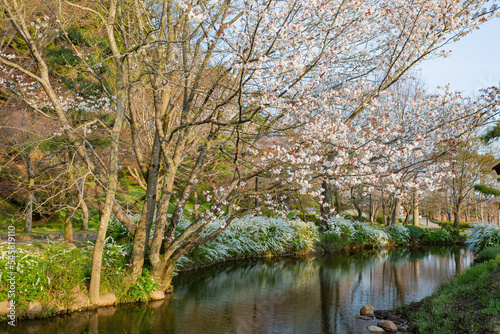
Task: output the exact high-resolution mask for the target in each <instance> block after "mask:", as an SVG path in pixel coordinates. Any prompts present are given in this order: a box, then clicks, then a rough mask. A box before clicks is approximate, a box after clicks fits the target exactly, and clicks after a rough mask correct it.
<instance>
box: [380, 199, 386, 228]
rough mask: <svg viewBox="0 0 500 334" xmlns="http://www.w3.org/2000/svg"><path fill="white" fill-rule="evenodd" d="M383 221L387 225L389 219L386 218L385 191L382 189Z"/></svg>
mask: <svg viewBox="0 0 500 334" xmlns="http://www.w3.org/2000/svg"><path fill="white" fill-rule="evenodd" d="M381 198H382V200H381V201H382V223H383V224H384V225H387V221H386V219H385V199H384V192H383V191H382V197H381Z"/></svg>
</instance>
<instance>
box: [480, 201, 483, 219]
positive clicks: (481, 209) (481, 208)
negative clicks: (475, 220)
mask: <svg viewBox="0 0 500 334" xmlns="http://www.w3.org/2000/svg"><path fill="white" fill-rule="evenodd" d="M479 210H480V213H481V222H484V212H483V202H482V201H481V202H479Z"/></svg>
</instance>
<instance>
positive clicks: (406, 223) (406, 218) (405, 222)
mask: <svg viewBox="0 0 500 334" xmlns="http://www.w3.org/2000/svg"><path fill="white" fill-rule="evenodd" d="M412 213H413V208H411V209H410V210H408V212H407V213H406V216H405V221H404V222H403V225H405V226H406V225H408V222H409V221H410V217H411V215H412Z"/></svg>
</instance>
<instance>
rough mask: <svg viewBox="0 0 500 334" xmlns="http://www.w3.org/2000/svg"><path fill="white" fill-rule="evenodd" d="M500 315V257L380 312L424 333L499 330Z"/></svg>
mask: <svg viewBox="0 0 500 334" xmlns="http://www.w3.org/2000/svg"><path fill="white" fill-rule="evenodd" d="M499 315H500V257H497V258H496V259H494V260H490V261H487V262H484V263H481V264H477V265H475V266H473V267H472V268H470V269H468V270H467V271H465V273H463V274H462V275H459V276H457V277H455V278H453V279H451V280H450V281H448V282H446V283H444V284H443V285H442V286H441V287H440V288H439V291H438V292H436V293H434V294H433V295H431V296H429V297H426V298H424V299H422V300H420V301H418V302H413V303H410V304H407V305H404V306H400V307H397V308H396V309H395V310H392V311H381V312H379V316H381V317H384V318H388V319H398V320H399V321H400V322H404V323H407V325H408V327H409V329H410V331H411V332H412V333H421V334H426V333H440V334H461V333H463V334H474V333H478V334H479V333H498V332H500V316H499Z"/></svg>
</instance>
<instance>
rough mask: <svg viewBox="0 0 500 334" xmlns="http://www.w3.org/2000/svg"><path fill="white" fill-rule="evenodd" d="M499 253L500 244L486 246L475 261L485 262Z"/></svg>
mask: <svg viewBox="0 0 500 334" xmlns="http://www.w3.org/2000/svg"><path fill="white" fill-rule="evenodd" d="M498 255H500V246H493V247H486V248H484V249H483V250H482V251H480V252H479V253H478V254H477V256H476V259H475V261H476V262H484V261H488V260H492V259H494V258H496V257H497V256H498Z"/></svg>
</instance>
